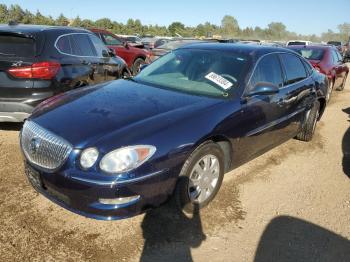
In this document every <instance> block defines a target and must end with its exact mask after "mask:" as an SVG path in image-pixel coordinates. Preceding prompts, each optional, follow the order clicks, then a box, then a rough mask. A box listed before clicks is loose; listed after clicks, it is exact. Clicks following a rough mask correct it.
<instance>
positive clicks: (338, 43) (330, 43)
mask: <svg viewBox="0 0 350 262" xmlns="http://www.w3.org/2000/svg"><path fill="white" fill-rule="evenodd" d="M327 45H335V46H341V42H337V41H330V42H327Z"/></svg>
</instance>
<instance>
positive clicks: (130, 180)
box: [71, 169, 168, 187]
mask: <svg viewBox="0 0 350 262" xmlns="http://www.w3.org/2000/svg"><path fill="white" fill-rule="evenodd" d="M166 171H168V169H163V170H160V171H156V172H153V173H150V174H147V175H144V176H141V177H136V178H130V179H124V180H120V181H118V178H117V179H116V180H114V181H108V182H107V181H100V180H95V179H90V178H83V177H77V176H71V178H72V179H74V180H77V181H80V182H85V183H89V184H94V185H98V186H110V187H113V186H114V185H124V184H130V183H135V182H140V181H143V180H145V179H148V178H151V177H154V176H156V175H160V174H162V173H165V172H166Z"/></svg>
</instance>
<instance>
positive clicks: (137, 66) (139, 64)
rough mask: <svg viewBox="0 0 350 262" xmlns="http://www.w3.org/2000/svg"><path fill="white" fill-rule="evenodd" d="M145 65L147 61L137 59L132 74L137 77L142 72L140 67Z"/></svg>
mask: <svg viewBox="0 0 350 262" xmlns="http://www.w3.org/2000/svg"><path fill="white" fill-rule="evenodd" d="M144 63H145V60H144V59H142V58H137V59H136V60H135V61H134V64H133V65H132V68H131V73H132V74H133V75H134V76H135V75H137V74H138V73H139V72H140V66H141V65H143V64H144Z"/></svg>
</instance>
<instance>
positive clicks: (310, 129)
mask: <svg viewBox="0 0 350 262" xmlns="http://www.w3.org/2000/svg"><path fill="white" fill-rule="evenodd" d="M319 113H320V102H318V101H316V102H315V103H314V105H313V107H312V108H311V109H310V110H309V111H307V112H306V115H305V120H304V123H303V126H302V128H301V131H300V133H299V134H298V135H297V136H296V138H297V139H299V140H301V141H305V142H309V141H311V140H312V137H313V135H314V133H315V129H316V124H317V120H318V116H319Z"/></svg>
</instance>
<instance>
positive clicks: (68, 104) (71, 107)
mask: <svg viewBox="0 0 350 262" xmlns="http://www.w3.org/2000/svg"><path fill="white" fill-rule="evenodd" d="M220 102H222V100H221V99H215V98H209V97H203V96H195V95H189V94H185V93H180V92H175V91H169V90H165V89H161V88H156V87H152V86H148V85H143V84H139V83H135V82H132V81H126V80H117V81H112V82H109V83H105V84H102V85H98V86H93V87H87V88H82V89H78V90H74V91H71V92H68V93H65V94H61V95H58V96H55V97H53V98H51V99H49V100H47V101H45V102H43V103H42V104H41V105H39V107H38V108H37V109H36V110H35V111H34V113H33V115H32V116H31V118H30V120H33V121H34V122H36V123H37V124H39V125H40V126H42V127H44V128H46V129H47V130H50V131H51V132H53V133H55V134H57V135H59V136H61V137H63V138H65V139H66V140H67V141H69V142H70V143H71V144H72V145H73V146H74V147H76V148H80V147H84V146H85V145H86V144H90V143H91V142H93V141H97V140H98V139H100V138H101V137H104V136H106V135H108V134H111V133H115V132H116V131H118V130H123V131H124V133H125V130H127V129H128V127H130V131H131V130H132V129H133V127H135V126H138V128H140V127H141V128H142V126H146V125H147V122H152V123H154V122H155V121H154V120H155V118H157V117H158V118H159V120H160V121H161V119H163V120H164V121H167V119H169V118H173V117H174V118H176V119H179V118H181V117H182V115H183V117H186V116H187V113H188V114H190V113H193V112H194V111H196V112H200V111H201V110H202V109H204V108H206V107H210V106H212V105H215V104H217V103H220ZM179 115H180V116H179ZM175 116H176V117H175ZM151 119H152V121H150V120H151ZM140 123H141V124H140ZM148 128H149V127H148ZM141 130H142V129H141ZM141 130H140V129H138V130H137V132H140V131H141ZM132 132H135V130H132Z"/></svg>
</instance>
